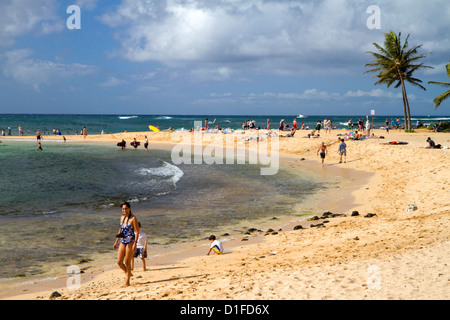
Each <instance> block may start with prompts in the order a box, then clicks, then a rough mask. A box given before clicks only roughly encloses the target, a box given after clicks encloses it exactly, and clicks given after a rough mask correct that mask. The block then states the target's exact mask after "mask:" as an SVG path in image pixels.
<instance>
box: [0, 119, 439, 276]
mask: <svg viewBox="0 0 450 320" xmlns="http://www.w3.org/2000/svg"><path fill="white" fill-rule="evenodd" d="M294 117H295V116H279V117H275V116H269V117H266V116H259V117H250V116H161V115H158V116H150V115H149V116H142V115H0V129H3V128H4V129H5V134H6V135H7V134H8V127H9V128H11V135H12V136H17V135H18V127H19V126H21V127H22V129H23V131H24V134H25V135H31V136H33V137H34V135H35V132H36V131H37V130H38V129H39V130H40V131H41V132H44V133H45V132H49V133H51V132H52V130H53V129H57V130H61V132H62V134H69V133H70V134H74V133H75V132H76V131H78V132H80V130H81V129H82V128H83V127H86V128H87V131H88V134H99V133H101V132H102V131H103V132H104V133H117V132H124V131H128V132H134V131H148V125H150V124H151V125H154V126H159V127H160V128H161V129H166V128H170V127H174V128H175V129H177V130H180V129H182V128H184V129H189V128H191V127H192V126H193V125H194V121H201V122H202V123H204V121H205V119H208V121H209V122H210V126H212V125H215V124H217V125H219V127H227V128H232V129H239V128H240V127H241V125H242V122H243V121H244V120H255V122H256V126H257V127H258V126H261V127H263V126H265V124H266V121H267V119H268V118H269V119H270V121H271V124H272V123H273V124H274V125H275V124H276V125H278V123H279V121H280V120H281V119H285V120H286V121H287V122H288V123H290V122H291V121H292V120H293V119H294ZM322 118H324V117H309V116H308V117H307V118H303V119H298V122H299V124H300V123H301V121H304V122H305V125H308V126H314V125H315V123H316V122H317V120H323V119H322ZM349 118H350V117H347V116H346V117H333V121H334V123H335V124H336V125H337V126H344V125H345V123H346V121H347V120H348V119H349ZM351 118H353V119H358V118H359V117H351ZM375 119H376V122H375V124H376V125H377V123H379V124H380V125H382V124H383V122H384V120H385V117H382V118H381V117H380V118H375ZM375 119H374V120H375ZM429 120H431V119H429ZM377 121H378V122H377ZM149 133H150V131H149ZM0 141H2V143H0V168H1V170H0V194H1V197H0V223H1V225H2V226H3V228H2V230H3V232H1V233H0V245H1V248H2V250H1V251H0V264H1V265H2V268H0V283H1V280H5V281H9V280H10V279H16V280H17V279H22V280H24V281H26V280H27V279H29V278H30V277H36V276H38V277H39V276H40V277H50V276H52V275H55V274H59V275H60V272H62V271H61V270H64V268H66V267H67V266H69V265H73V264H78V263H79V261H80V260H83V259H84V260H86V259H87V260H95V259H97V257H99V256H102V255H108V257H110V256H111V252H112V244H113V242H114V240H115V235H116V233H117V230H118V223H119V218H120V216H121V210H120V207H119V206H120V204H121V203H122V202H123V201H129V202H130V203H131V205H132V212H133V213H134V214H135V215H136V216H137V217H138V219H139V221H140V222H141V223H142V225H143V229H144V230H145V231H146V233H147V235H148V237H149V241H150V247H151V248H152V249H150V257H151V256H152V252H158V251H162V250H163V249H164V248H165V246H168V245H176V244H177V243H186V242H190V241H200V240H202V239H206V238H207V237H208V236H209V235H210V234H211V233H216V234H217V235H219V236H220V235H221V234H222V233H226V232H231V233H232V231H239V232H240V234H242V232H243V229H241V230H233V229H235V226H237V225H242V226H245V225H247V226H251V221H257V220H261V219H262V220H264V219H266V220H267V219H271V218H273V217H282V216H290V215H292V214H297V212H296V207H297V206H298V204H299V203H301V202H302V201H303V202H307V201H308V199H309V197H311V196H314V195H315V194H316V193H317V192H318V191H319V190H323V189H324V188H332V187H333V186H335V185H336V184H337V183H338V181H336V180H333V179H331V180H326V179H325V180H324V179H317V177H315V176H314V175H312V174H311V173H310V172H308V171H307V170H304V171H297V170H290V169H289V168H284V167H281V168H280V170H279V171H278V173H277V174H276V175H273V176H263V175H261V174H260V166H259V165H258V164H244V165H241V164H231V165H219V164H212V165H208V164H201V165H189V164H181V165H174V164H173V163H172V161H171V152H170V150H164V149H160V150H157V149H151V150H149V151H145V150H144V149H143V148H139V149H138V150H132V149H127V150H125V151H124V150H120V149H119V148H117V146H115V145H111V146H110V145H91V144H84V143H82V142H80V143H75V142H68V143H63V142H50V141H45V140H44V141H45V148H44V151H43V152H39V151H36V150H35V149H36V142H35V139H34V138H33V139H30V141H18V140H6V139H3V140H2V139H1V137H0ZM158 248H159V250H158ZM150 263H151V262H150ZM111 264H114V259H112V261H111Z"/></svg>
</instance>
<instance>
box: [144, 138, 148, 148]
mask: <svg viewBox="0 0 450 320" xmlns="http://www.w3.org/2000/svg"><path fill="white" fill-rule="evenodd" d="M144 148H145V150H147V151H148V138H147V136H145V140H144Z"/></svg>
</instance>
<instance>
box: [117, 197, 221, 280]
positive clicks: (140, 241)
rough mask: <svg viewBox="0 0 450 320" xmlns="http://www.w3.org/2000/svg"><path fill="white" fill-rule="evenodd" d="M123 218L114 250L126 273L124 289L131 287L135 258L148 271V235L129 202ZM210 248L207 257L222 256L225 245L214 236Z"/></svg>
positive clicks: (125, 205) (124, 205) (119, 263)
mask: <svg viewBox="0 0 450 320" xmlns="http://www.w3.org/2000/svg"><path fill="white" fill-rule="evenodd" d="M121 209H122V216H121V217H120V223H119V224H120V228H119V231H118V233H117V235H116V241H115V242H114V245H113V248H114V250H116V249H118V252H117V265H118V266H119V267H120V269H122V271H123V272H125V275H126V277H125V284H124V287H127V286H129V285H130V279H131V277H132V276H133V274H132V273H131V272H132V271H133V270H134V258H137V257H139V258H140V259H141V261H142V265H143V267H142V270H143V271H147V267H146V261H145V259H146V258H147V256H148V254H147V245H148V239H147V235H146V233H145V232H144V231H143V230H142V225H141V223H140V222H139V221H138V219H137V217H136V216H135V215H134V214H133V213H132V212H131V206H130V203H129V202H124V203H122V204H121ZM209 241H210V246H209V250H208V252H207V254H206V255H209V254H210V253H211V252H212V253H213V254H222V253H223V251H224V250H223V245H222V242H220V241H219V240H217V239H216V237H215V236H214V235H211V236H210V237H209Z"/></svg>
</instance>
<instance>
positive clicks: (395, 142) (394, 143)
mask: <svg viewBox="0 0 450 320" xmlns="http://www.w3.org/2000/svg"><path fill="white" fill-rule="evenodd" d="M382 144H390V145H401V144H408V142H403V141H390V142H386V143H382Z"/></svg>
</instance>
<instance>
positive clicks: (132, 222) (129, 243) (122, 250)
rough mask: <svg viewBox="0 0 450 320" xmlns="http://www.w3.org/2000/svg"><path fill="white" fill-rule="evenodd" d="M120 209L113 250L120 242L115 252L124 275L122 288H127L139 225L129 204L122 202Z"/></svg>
mask: <svg viewBox="0 0 450 320" xmlns="http://www.w3.org/2000/svg"><path fill="white" fill-rule="evenodd" d="M121 207H122V216H121V217H120V229H119V234H118V235H117V236H116V241H115V242H114V245H113V248H114V249H117V243H118V242H119V240H120V244H119V251H118V252H117V264H118V265H119V267H120V269H122V270H123V271H124V272H125V274H126V281H125V285H124V286H125V287H127V286H129V285H130V278H131V276H132V274H131V259H133V253H134V251H135V250H136V243H137V241H138V237H139V225H138V221H137V219H136V217H135V216H134V215H133V214H132V213H131V207H130V204H129V203H128V202H124V203H123V204H122V206H121ZM124 262H125V263H124Z"/></svg>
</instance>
